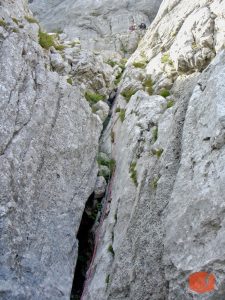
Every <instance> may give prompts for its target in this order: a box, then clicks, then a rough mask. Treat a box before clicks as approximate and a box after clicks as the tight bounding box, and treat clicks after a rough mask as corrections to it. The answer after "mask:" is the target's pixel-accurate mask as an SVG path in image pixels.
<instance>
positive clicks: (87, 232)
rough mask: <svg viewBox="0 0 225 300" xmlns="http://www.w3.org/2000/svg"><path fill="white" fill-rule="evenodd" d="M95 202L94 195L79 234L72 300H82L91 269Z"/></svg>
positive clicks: (86, 209) (88, 204)
mask: <svg viewBox="0 0 225 300" xmlns="http://www.w3.org/2000/svg"><path fill="white" fill-rule="evenodd" d="M94 201H95V200H94V193H93V194H92V195H91V196H90V197H89V199H88V201H87V203H86V206H85V210H84V213H83V216H82V220H81V223H80V227H79V230H78V234H77V239H78V241H79V248H78V259H77V264H76V268H75V273H74V279H73V287H72V291H71V296H70V299H71V300H80V298H81V295H82V292H83V287H84V282H85V275H86V272H87V270H88V268H89V265H90V262H91V258H92V254H93V251H94V233H93V232H92V227H93V225H94V223H95V218H96V211H95V203H94Z"/></svg>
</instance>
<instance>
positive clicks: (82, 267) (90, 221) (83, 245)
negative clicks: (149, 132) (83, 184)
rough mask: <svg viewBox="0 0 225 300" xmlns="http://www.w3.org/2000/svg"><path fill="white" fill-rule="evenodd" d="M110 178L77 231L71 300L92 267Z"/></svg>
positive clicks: (92, 199) (78, 293)
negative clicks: (77, 244) (103, 191)
mask: <svg viewBox="0 0 225 300" xmlns="http://www.w3.org/2000/svg"><path fill="white" fill-rule="evenodd" d="M116 96H117V89H115V90H114V91H113V92H112V93H111V95H110V96H109V99H108V101H107V103H108V104H109V107H110V111H109V115H108V117H107V119H106V120H105V122H104V124H103V130H102V134H103V133H104V131H105V130H106V128H107V126H108V124H109V122H110V120H111V118H112V110H113V106H114V104H115V99H116ZM102 134H101V136H102ZM110 180H111V178H109V179H108V182H107V187H106V192H105V195H104V196H103V198H100V199H96V198H95V193H94V192H93V193H92V194H91V196H90V197H89V198H88V200H87V202H86V205H85V209H84V212H83V216H82V219H81V223H80V227H79V230H78V233H77V239H78V241H79V247H78V258H77V263H76V267H75V272H74V279H73V286H72V290H71V296H70V299H71V300H80V299H81V297H82V293H83V290H84V286H85V280H86V275H87V271H88V269H89V267H90V264H91V260H92V256H93V253H94V247H95V234H96V232H97V230H98V226H99V220H100V218H101V216H102V213H103V210H102V206H104V200H107V199H106V195H107V191H108V188H109V185H110Z"/></svg>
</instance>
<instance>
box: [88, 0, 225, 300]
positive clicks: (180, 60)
mask: <svg viewBox="0 0 225 300" xmlns="http://www.w3.org/2000/svg"><path fill="white" fill-rule="evenodd" d="M224 9H225V2H224V1H207V0H206V1H198V2H196V1H190V0H188V1H185V0H182V1H169V0H168V1H163V3H162V5H161V7H160V10H159V12H158V15H157V16H156V19H155V20H154V22H153V23H152V25H151V27H150V29H149V30H148V32H147V33H146V35H145V37H144V38H143V40H142V41H141V43H140V45H139V47H138V49H137V51H136V52H135V53H134V54H133V55H132V57H131V58H130V60H129V61H128V64H127V68H126V70H125V73H124V75H123V79H122V82H121V83H120V86H119V92H120V95H119V96H118V97H117V99H116V106H115V110H114V114H113V116H112V120H111V123H110V124H109V126H108V129H107V130H106V131H105V134H104V136H103V138H102V143H101V148H102V150H103V151H106V152H109V153H110V152H111V153H112V155H113V157H114V158H115V160H116V170H115V174H114V178H113V183H112V194H111V199H110V213H109V215H108V216H106V218H105V221H104V223H103V226H102V227H101V230H100V236H101V238H100V242H99V245H98V251H97V254H96V255H95V261H94V263H93V264H92V266H91V268H92V270H93V273H92V274H93V275H92V276H91V277H90V278H88V280H87V284H86V290H85V291H84V299H93V300H94V299H140V300H143V299H146V300H147V299H151V300H154V299H158V300H159V299H160V300H163V299H174V300H177V299H179V300H180V299H185V300H186V299H204V300H205V299H221V300H222V299H224V297H225V288H224V280H225V266H224V243H225V238H224V230H225V225H224V184H223V182H224V179H225V171H224V163H223V162H222V161H223V157H224V151H225V150H224V144H225V138H224V117H225V115H224V113H225V102H224V96H225V89H224V80H225V73H224V70H225V67H224V66H225V64H224V63H225V53H224V50H223V48H224V44H225V32H224V22H225V21H224V20H225V19H224V16H225V10H224ZM112 133H113V145H112V147H111V146H110V140H111V136H112ZM198 271H205V272H209V273H211V272H212V273H213V274H214V275H215V277H216V285H217V288H216V290H215V291H213V292H212V293H206V294H203V295H199V294H196V293H194V292H192V291H191V290H190V289H189V287H188V278H189V275H190V274H192V273H194V272H198Z"/></svg>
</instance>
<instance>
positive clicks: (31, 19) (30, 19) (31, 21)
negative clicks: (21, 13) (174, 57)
mask: <svg viewBox="0 0 225 300" xmlns="http://www.w3.org/2000/svg"><path fill="white" fill-rule="evenodd" d="M24 18H25V19H26V20H27V22H29V23H31V24H39V23H38V20H36V19H35V18H32V17H29V16H25V17H24Z"/></svg>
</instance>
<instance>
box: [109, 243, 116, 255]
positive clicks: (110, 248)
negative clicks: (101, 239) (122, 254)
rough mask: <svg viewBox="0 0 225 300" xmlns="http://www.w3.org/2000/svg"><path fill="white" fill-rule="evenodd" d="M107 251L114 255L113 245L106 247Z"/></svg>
mask: <svg viewBox="0 0 225 300" xmlns="http://www.w3.org/2000/svg"><path fill="white" fill-rule="evenodd" d="M108 252H110V253H111V254H112V256H113V257H114V255H115V252H114V250H113V246H112V245H109V247H108Z"/></svg>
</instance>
